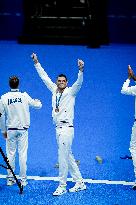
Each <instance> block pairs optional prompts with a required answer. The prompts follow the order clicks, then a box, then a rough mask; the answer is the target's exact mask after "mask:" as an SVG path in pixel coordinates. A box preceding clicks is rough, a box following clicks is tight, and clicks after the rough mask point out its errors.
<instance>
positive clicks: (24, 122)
mask: <svg viewBox="0 0 136 205" xmlns="http://www.w3.org/2000/svg"><path fill="white" fill-rule="evenodd" d="M9 85H10V88H11V90H10V91H9V92H8V93H6V94H4V95H2V96H1V100H0V113H1V114H0V116H1V117H0V128H1V132H2V133H3V135H4V137H5V139H6V153H7V157H8V160H9V163H10V165H11V167H12V169H13V171H14V170H15V157H16V149H17V147H18V153H19V165H20V178H21V184H22V185H23V186H25V185H27V175H26V171H27V149H28V128H29V126H30V111H29V107H34V108H37V109H39V108H41V107H42V104H41V102H40V101H39V100H38V99H32V98H31V97H30V96H29V95H28V94H27V93H26V92H24V93H23V92H20V91H19V89H18V86H19V79H18V77H16V76H13V77H11V78H10V79H9ZM14 183H15V181H14V178H13V175H12V173H11V171H10V170H8V174H7V185H13V184H14Z"/></svg>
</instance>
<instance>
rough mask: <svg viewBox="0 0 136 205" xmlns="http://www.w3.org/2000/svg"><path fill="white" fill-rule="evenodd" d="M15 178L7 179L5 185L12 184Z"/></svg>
mask: <svg viewBox="0 0 136 205" xmlns="http://www.w3.org/2000/svg"><path fill="white" fill-rule="evenodd" d="M15 183H16V182H15V180H14V179H7V186H12V185H13V184H15Z"/></svg>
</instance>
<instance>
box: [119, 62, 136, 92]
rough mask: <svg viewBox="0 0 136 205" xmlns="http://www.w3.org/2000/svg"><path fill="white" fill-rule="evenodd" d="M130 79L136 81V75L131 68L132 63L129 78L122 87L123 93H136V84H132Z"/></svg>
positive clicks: (129, 68)
mask: <svg viewBox="0 0 136 205" xmlns="http://www.w3.org/2000/svg"><path fill="white" fill-rule="evenodd" d="M130 79H133V80H134V81H136V77H135V75H134V72H133V70H132V68H131V66H130V65H128V79H127V80H126V81H125V82H124V84H123V86H122V89H121V93H122V94H126V95H133V96H135V95H136V86H130V87H129V84H130Z"/></svg>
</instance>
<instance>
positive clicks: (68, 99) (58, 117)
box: [35, 63, 83, 125]
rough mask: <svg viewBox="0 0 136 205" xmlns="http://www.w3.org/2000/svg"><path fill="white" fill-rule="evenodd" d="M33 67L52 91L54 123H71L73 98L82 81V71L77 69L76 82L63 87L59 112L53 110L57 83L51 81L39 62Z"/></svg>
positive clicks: (53, 108)
mask: <svg viewBox="0 0 136 205" xmlns="http://www.w3.org/2000/svg"><path fill="white" fill-rule="evenodd" d="M35 68H36V70H37V72H38V74H39V76H40V78H41V79H42V80H43V82H44V84H45V85H46V86H47V88H48V89H49V90H50V91H51V92H52V117H53V121H54V123H55V124H56V125H60V124H61V121H66V122H67V123H69V125H73V119H74V105H75V98H76V95H77V93H78V91H79V90H80V88H81V85H82V82H83V72H81V71H80V70H79V73H78V78H77V80H76V82H75V83H74V84H73V85H72V87H66V88H65V90H64V91H63V93H62V97H61V99H60V104H59V112H55V108H56V90H57V85H56V84H55V83H53V82H52V81H51V79H50V78H49V77H48V75H47V73H46V72H45V71H44V69H43V68H42V67H41V64H40V63H37V64H35Z"/></svg>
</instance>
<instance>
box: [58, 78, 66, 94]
mask: <svg viewBox="0 0 136 205" xmlns="http://www.w3.org/2000/svg"><path fill="white" fill-rule="evenodd" d="M56 84H57V87H58V90H59V91H63V90H64V89H65V88H66V87H67V80H66V78H65V77H63V76H62V77H58V78H57V82H56Z"/></svg>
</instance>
